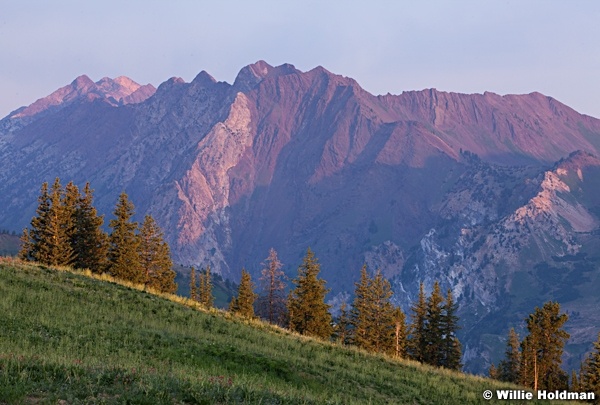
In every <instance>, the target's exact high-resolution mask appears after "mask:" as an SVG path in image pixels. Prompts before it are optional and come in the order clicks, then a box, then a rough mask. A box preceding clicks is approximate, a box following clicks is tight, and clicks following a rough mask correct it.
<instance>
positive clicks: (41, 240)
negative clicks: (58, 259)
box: [19, 182, 51, 264]
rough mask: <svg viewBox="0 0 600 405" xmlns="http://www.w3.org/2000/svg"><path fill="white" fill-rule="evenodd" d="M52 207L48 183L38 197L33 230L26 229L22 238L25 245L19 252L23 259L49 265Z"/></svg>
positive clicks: (32, 225) (32, 220)
mask: <svg viewBox="0 0 600 405" xmlns="http://www.w3.org/2000/svg"><path fill="white" fill-rule="evenodd" d="M50 205H51V201H50V194H49V193H48V183H46V182H44V183H43V184H42V187H41V190H40V195H39V197H38V206H37V208H36V210H35V213H36V216H34V217H33V218H32V219H31V230H28V229H25V230H24V231H23V236H22V237H21V241H22V243H23V244H22V247H21V251H20V252H19V257H20V258H21V259H24V260H31V261H38V262H40V263H46V264H47V263H48V260H49V257H48V255H49V253H48V252H49V246H48V242H47V239H48V237H47V233H48V232H47V229H48V223H49V222H50V218H49V215H50Z"/></svg>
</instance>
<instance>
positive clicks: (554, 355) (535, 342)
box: [521, 301, 569, 391]
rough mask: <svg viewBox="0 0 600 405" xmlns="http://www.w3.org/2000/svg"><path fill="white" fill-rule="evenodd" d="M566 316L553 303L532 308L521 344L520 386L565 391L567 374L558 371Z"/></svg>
mask: <svg viewBox="0 0 600 405" xmlns="http://www.w3.org/2000/svg"><path fill="white" fill-rule="evenodd" d="M567 319H568V316H567V315H566V314H560V305H559V304H558V303H557V302H551V301H549V302H547V303H545V304H544V306H543V307H542V308H538V307H536V308H535V311H534V313H533V314H531V315H529V317H528V318H527V330H528V331H529V335H527V336H526V337H525V339H523V342H522V343H521V384H523V385H525V386H527V387H531V388H533V389H535V390H551V391H552V390H562V389H567V388H568V381H569V378H568V375H567V374H566V373H565V372H564V371H563V370H562V369H561V368H560V364H561V357H562V353H563V347H564V345H565V342H566V341H567V339H569V334H568V333H567V332H565V330H564V329H563V325H564V324H565V322H566V321H567Z"/></svg>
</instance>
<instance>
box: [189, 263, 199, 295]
mask: <svg viewBox="0 0 600 405" xmlns="http://www.w3.org/2000/svg"><path fill="white" fill-rule="evenodd" d="M190 299H191V300H192V301H198V281H197V280H196V269H195V268H194V266H192V270H191V271H190Z"/></svg>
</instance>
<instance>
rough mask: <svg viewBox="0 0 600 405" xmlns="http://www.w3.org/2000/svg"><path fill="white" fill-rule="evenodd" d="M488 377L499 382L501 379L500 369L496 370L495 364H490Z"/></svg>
mask: <svg viewBox="0 0 600 405" xmlns="http://www.w3.org/2000/svg"><path fill="white" fill-rule="evenodd" d="M488 376H489V377H490V378H491V379H492V380H497V379H498V378H499V375H498V369H497V368H496V366H494V363H492V364H490V368H489V370H488Z"/></svg>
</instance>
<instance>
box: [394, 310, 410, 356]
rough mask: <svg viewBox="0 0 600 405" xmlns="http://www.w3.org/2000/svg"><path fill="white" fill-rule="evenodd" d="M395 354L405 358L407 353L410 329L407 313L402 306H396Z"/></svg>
mask: <svg viewBox="0 0 600 405" xmlns="http://www.w3.org/2000/svg"><path fill="white" fill-rule="evenodd" d="M393 320H394V344H395V350H394V356H396V357H400V358H405V357H406V354H407V338H408V331H407V327H406V315H404V312H403V311H402V309H400V308H394V311H393Z"/></svg>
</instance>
